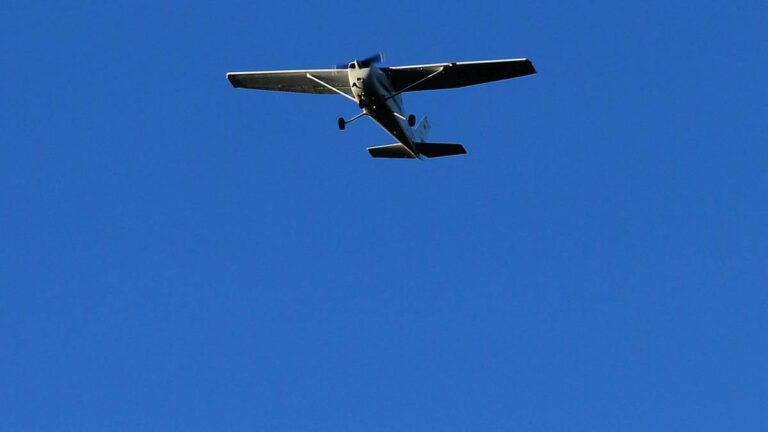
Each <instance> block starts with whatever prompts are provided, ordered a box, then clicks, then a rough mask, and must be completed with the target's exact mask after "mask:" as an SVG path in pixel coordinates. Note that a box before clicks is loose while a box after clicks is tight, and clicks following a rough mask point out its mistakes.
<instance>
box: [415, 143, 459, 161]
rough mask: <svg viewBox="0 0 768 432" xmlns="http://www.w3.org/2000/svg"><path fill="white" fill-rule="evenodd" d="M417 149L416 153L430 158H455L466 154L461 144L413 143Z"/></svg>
mask: <svg viewBox="0 0 768 432" xmlns="http://www.w3.org/2000/svg"><path fill="white" fill-rule="evenodd" d="M413 145H414V146H415V147H416V151H418V152H419V154H422V155H424V156H426V157H428V158H433V157H442V156H454V155H462V154H466V153H467V151H466V150H464V146H462V145H461V144H442V143H425V142H417V143H413Z"/></svg>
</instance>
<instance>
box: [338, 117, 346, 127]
mask: <svg viewBox="0 0 768 432" xmlns="http://www.w3.org/2000/svg"><path fill="white" fill-rule="evenodd" d="M346 127H347V121H346V120H344V117H339V130H344V128H346Z"/></svg>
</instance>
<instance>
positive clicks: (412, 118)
mask: <svg viewBox="0 0 768 432" xmlns="http://www.w3.org/2000/svg"><path fill="white" fill-rule="evenodd" d="M408 126H410V127H414V126H416V116H415V115H413V114H411V115H409V116H408Z"/></svg>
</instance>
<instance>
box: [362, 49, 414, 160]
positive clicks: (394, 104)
mask: <svg viewBox="0 0 768 432" xmlns="http://www.w3.org/2000/svg"><path fill="white" fill-rule="evenodd" d="M348 70H349V85H350V87H351V89H352V94H353V95H354V97H355V99H356V100H357V102H358V105H359V106H360V108H362V110H363V111H364V112H365V113H366V114H368V116H370V117H371V118H372V119H373V120H374V121H375V122H376V123H377V124H378V125H379V126H381V127H382V128H383V129H384V130H385V131H387V133H389V134H390V135H392V137H394V138H395V139H396V140H397V141H398V142H399V143H401V144H403V145H404V146H406V147H407V148H408V150H409V151H410V152H411V153H412V154H413V156H414V157H418V156H419V153H418V152H417V151H416V149H415V147H414V145H413V143H414V141H415V139H416V137H415V136H414V134H413V132H412V129H411V127H410V126H409V125H408V120H407V118H406V117H405V114H404V113H405V109H404V108H405V107H404V106H403V99H402V97H401V96H400V95H399V94H398V95H394V96H392V95H393V94H394V93H395V90H394V89H393V87H392V83H390V82H389V79H388V78H387V76H386V75H385V74H384V72H382V71H381V70H380V69H379V68H377V67H376V66H370V67H367V68H360V67H358V65H357V62H353V63H350V65H349V69H348Z"/></svg>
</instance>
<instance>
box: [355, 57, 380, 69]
mask: <svg viewBox="0 0 768 432" xmlns="http://www.w3.org/2000/svg"><path fill="white" fill-rule="evenodd" d="M383 61H384V55H383V54H382V53H376V54H374V55H372V56H369V57H366V58H364V59H362V60H358V63H359V64H360V67H361V68H367V67H371V65H374V64H377V63H381V62H383Z"/></svg>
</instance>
